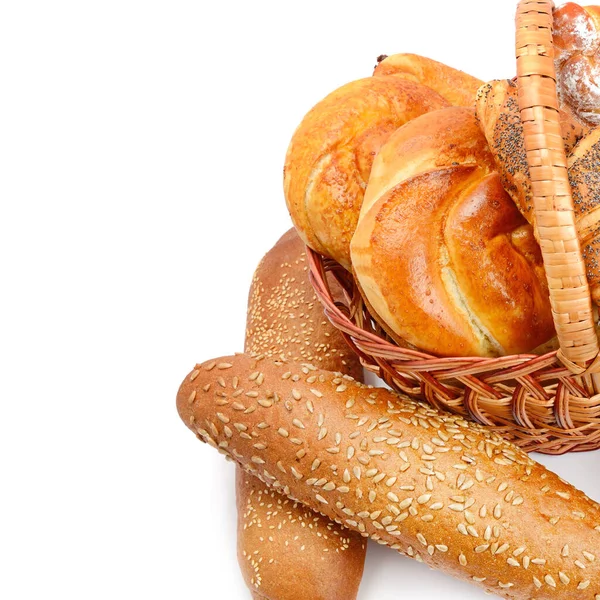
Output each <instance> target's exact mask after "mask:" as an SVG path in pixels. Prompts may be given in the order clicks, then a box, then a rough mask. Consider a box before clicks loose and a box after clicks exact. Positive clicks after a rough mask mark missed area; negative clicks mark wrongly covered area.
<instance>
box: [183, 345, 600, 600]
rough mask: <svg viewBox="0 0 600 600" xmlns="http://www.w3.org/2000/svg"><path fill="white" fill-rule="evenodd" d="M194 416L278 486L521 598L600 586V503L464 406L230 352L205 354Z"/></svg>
mask: <svg viewBox="0 0 600 600" xmlns="http://www.w3.org/2000/svg"><path fill="white" fill-rule="evenodd" d="M177 407H178V410H179V413H180V416H181V418H182V419H183V421H184V422H185V424H186V425H187V426H188V427H189V428H190V429H191V430H192V431H193V432H195V433H196V434H197V436H198V437H199V439H201V440H203V441H205V442H207V443H208V444H210V445H212V446H214V447H216V448H218V450H219V451H220V452H221V453H222V454H225V455H226V456H228V457H230V458H232V459H233V460H235V461H237V462H238V463H239V464H240V465H242V466H243V467H244V468H245V469H246V470H247V471H248V472H250V473H252V474H254V475H256V476H258V477H260V478H261V479H262V480H263V481H265V482H266V483H267V484H268V485H269V486H270V487H271V488H272V489H276V490H280V491H282V492H283V493H285V494H286V495H287V496H288V497H291V498H295V499H297V500H299V501H301V502H303V503H304V504H306V505H307V506H310V507H311V508H313V509H315V510H318V511H320V512H321V513H323V514H324V515H326V516H327V517H329V518H331V519H334V520H336V521H337V522H339V523H343V524H344V525H346V526H347V527H349V528H351V529H353V530H355V531H358V532H360V533H361V534H362V535H364V536H370V537H371V538H372V539H374V540H376V541H378V542H379V543H380V544H383V545H387V546H390V547H391V548H393V549H395V550H398V551H399V552H401V553H402V554H406V555H408V556H411V557H413V558H415V559H416V560H419V561H422V562H425V563H427V564H428V565H430V566H431V567H434V568H439V569H442V570H444V571H446V572H448V573H450V574H452V575H454V576H456V577H459V578H461V579H465V580H467V581H470V582H471V583H475V584H477V585H479V586H481V587H483V588H484V589H486V590H488V591H489V592H491V593H494V594H496V595H498V596H501V597H504V598H512V599H516V600H530V599H532V598H535V599H536V600H546V599H559V598H560V599H562V600H597V599H598V598H599V597H600V556H599V557H598V558H596V556H597V555H598V554H599V553H600V507H599V506H598V504H596V503H595V502H593V501H592V500H590V499H589V498H587V497H586V496H585V495H584V494H583V493H582V492H580V491H578V490H576V489H575V488H574V487H573V486H571V485H569V484H568V483H566V482H564V481H562V480H561V479H560V478H559V477H558V476H556V475H555V474H553V473H551V472H549V471H547V470H546V469H545V468H544V467H543V466H541V465H539V464H537V463H535V462H534V461H533V460H531V459H530V458H529V457H528V456H527V455H526V454H525V453H523V452H522V451H520V450H519V449H518V448H517V447H515V446H514V445H512V444H510V443H509V442H507V441H506V440H504V439H502V438H501V437H499V436H498V435H496V434H494V433H492V432H490V431H489V430H486V429H485V428H483V427H480V426H478V425H475V424H473V423H470V422H467V421H465V420H464V419H463V418H461V417H460V416H456V415H450V414H444V413H440V412H438V411H436V410H434V409H433V408H431V407H429V406H427V405H424V404H420V403H417V402H415V401H413V400H410V399H407V398H403V397H401V396H399V395H398V394H395V393H393V392H390V391H388V390H386V389H378V388H370V387H367V386H364V385H361V384H358V383H356V382H354V381H352V380H351V379H350V378H347V377H344V376H342V375H340V374H335V373H331V372H327V371H321V370H318V369H316V368H314V367H312V366H300V365H296V364H290V363H284V362H272V361H268V360H264V359H263V360H257V359H255V358H251V357H249V356H246V355H237V356H230V357H226V358H221V359H217V360H214V361H210V362H206V363H204V364H201V365H197V366H196V368H195V369H194V370H193V371H192V372H191V374H190V375H188V376H187V377H186V379H185V380H184V382H183V383H182V385H181V388H180V390H179V393H178V396H177Z"/></svg>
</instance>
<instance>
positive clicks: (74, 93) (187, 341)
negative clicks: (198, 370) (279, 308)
mask: <svg viewBox="0 0 600 600" xmlns="http://www.w3.org/2000/svg"><path fill="white" fill-rule="evenodd" d="M1 6H2V8H1V9H0V56H1V57H2V58H1V60H0V82H1V89H2V93H1V94H0V107H1V116H0V152H1V156H0V159H1V162H0V165H1V167H0V188H1V189H0V192H1V196H0V197H1V199H2V200H1V202H2V203H1V207H2V209H1V215H0V276H1V279H0V281H1V283H2V289H1V294H0V305H1V310H0V319H1V328H0V344H1V346H0V347H1V350H2V359H1V362H0V365H1V366H0V372H1V377H0V386H1V389H0V402H1V405H0V406H1V409H0V410H1V415H0V482H1V483H0V555H1V556H0V573H1V575H0V597H2V598H7V599H10V600H19V599H24V598H27V599H34V598H36V599H37V598H54V597H57V598H61V599H63V600H67V599H68V600H71V599H81V598H85V599H86V600H93V599H96V598H98V599H100V598H102V599H105V598H114V599H126V598H127V599H129V598H145V599H154V598H156V599H159V598H174V599H178V600H186V599H196V600H198V599H201V598H221V599H237V598H248V597H249V596H248V594H247V592H246V590H245V588H244V585H243V582H242V579H241V576H240V575H239V572H238V569H237V563H236V559H235V512H234V504H233V498H234V497H233V487H232V484H233V467H232V466H231V465H230V464H226V463H225V462H224V461H222V459H221V457H220V456H218V455H217V454H216V453H215V452H213V450H211V449H210V448H208V447H206V446H203V445H201V444H199V443H198V442H197V440H196V439H195V438H194V436H193V435H192V434H191V433H190V432H189V431H188V430H187V429H186V428H185V427H184V425H183V424H182V423H180V422H179V419H178V416H177V413H176V411H175V394H176V391H177V388H178V386H179V383H180V381H181V380H182V379H183V377H184V376H185V375H186V374H187V372H188V371H189V370H190V369H191V368H192V366H193V364H194V362H195V361H201V360H205V359H208V358H210V357H213V356H217V355H222V354H228V353H232V352H234V351H238V350H240V349H241V348H242V343H243V332H244V320H245V308H246V295H247V289H248V285H249V282H250V278H251V274H252V272H253V270H254V267H255V266H256V264H257V263H258V261H259V259H260V257H261V256H262V254H263V253H264V252H265V251H266V250H267V249H268V248H269V247H270V246H271V245H272V244H273V242H274V241H275V240H276V239H277V238H278V237H279V236H280V234H282V233H283V232H284V231H285V230H286V229H287V228H288V227H289V223H290V222H289V217H288V215H287V212H286V209H285V205H284V200H283V196H282V166H283V159H284V153H285V150H286V146H287V143H288V141H289V138H290V136H291V134H292V132H293V130H294V128H295V127H296V125H297V124H298V122H299V121H300V119H301V118H302V116H303V115H304V113H305V112H306V111H307V110H308V109H309V108H310V107H311V106H312V105H313V104H314V103H316V102H317V101H318V100H320V99H321V98H322V97H323V96H325V95H326V94H328V93H329V92H330V91H332V90H333V89H335V88H336V87H338V86H339V85H341V84H343V83H346V82H347V81H350V80H352V79H357V78H360V77H366V76H369V75H370V73H371V71H372V68H373V66H374V64H375V59H376V57H377V56H378V55H379V54H382V53H386V54H392V53H395V52H403V51H404V52H407V51H408V52H416V53H420V54H424V55H427V56H430V57H432V58H436V59H438V60H442V61H445V62H447V63H448V64H450V65H452V66H454V67H458V68H461V69H463V70H465V71H468V72H470V73H472V74H474V75H477V76H479V77H480V78H482V79H491V78H501V77H512V76H513V74H514V58H513V15H514V8H515V2H514V1H513V0H505V1H500V0H497V1H496V2H494V3H488V2H483V1H482V0H479V1H467V0H455V1H454V2H448V1H446V2H432V1H429V2H414V1H410V2H407V1H403V0H396V1H394V2H389V1H377V2H376V1H371V2H367V1H366V0H365V2H363V3H361V4H358V3H353V2H348V1H343V2H342V1H335V2H333V1H326V0H320V1H318V2H315V1H307V0H304V1H303V2H282V1H281V0H280V1H278V2H260V1H255V2H247V1H245V2H239V1H238V2H232V1H230V2H211V3H210V4H209V3H207V2H203V1H201V0H198V1H195V2H183V1H176V0H170V1H163V2H157V1H152V0H145V1H144V2H141V1H140V2H134V1H128V0H118V1H112V0H104V1H103V2H91V1H85V0H78V1H74V2H61V1H59V0H56V1H53V2H47V1H45V2H37V3H36V2H27V1H26V0H19V1H17V0H14V1H12V2H6V3H2V5H1ZM599 457H600V455H599V454H587V455H585V456H582V455H576V456H570V457H563V458H559V459H554V460H552V461H550V460H549V459H544V462H547V463H549V464H552V466H553V467H554V468H555V469H556V470H557V471H559V472H560V473H561V474H562V475H563V476H565V477H566V478H568V479H570V480H571V481H572V482H574V483H575V484H576V485H578V486H579V487H582V488H583V489H585V490H586V491H587V492H588V493H589V494H590V495H592V496H593V497H596V498H600V475H599V474H598V473H599V472H600V469H598V462H599ZM441 590H443V593H444V597H445V598H446V599H454V598H456V599H459V598H461V599H465V598H469V599H470V598H473V599H476V598H483V597H484V595H483V593H482V592H480V591H479V590H477V589H474V588H470V587H469V586H467V585H465V584H461V583H457V582H454V581H453V580H451V579H449V578H448V577H446V576H444V575H441V574H438V573H431V574H430V573H429V572H428V571H427V569H426V568H425V567H423V566H422V565H418V564H416V563H414V562H413V561H409V560H407V559H403V558H401V557H400V556H397V555H396V554H395V553H393V552H391V551H388V550H384V549H382V548H380V547H378V546H375V545H372V546H371V547H370V548H369V556H368V560H367V566H366V572H365V577H364V581H363V585H362V588H361V591H360V600H373V599H377V600H387V599H392V598H394V599H396V598H415V599H416V598H418V599H423V600H425V599H429V598H431V599H433V598H438V597H439V596H440V594H441V593H442V592H441Z"/></svg>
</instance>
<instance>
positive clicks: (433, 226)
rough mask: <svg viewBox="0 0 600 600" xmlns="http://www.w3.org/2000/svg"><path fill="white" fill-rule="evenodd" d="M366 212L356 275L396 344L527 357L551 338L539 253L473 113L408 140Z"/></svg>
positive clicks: (392, 150) (394, 153) (394, 144)
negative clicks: (397, 340) (524, 355)
mask: <svg viewBox="0 0 600 600" xmlns="http://www.w3.org/2000/svg"><path fill="white" fill-rule="evenodd" d="M371 185H373V186H374V189H372V188H371ZM365 210H366V213H364V214H362V215H361V218H360V221H359V224H358V227H357V230H356V233H355V235H354V238H353V240H352V245H351V251H352V261H353V267H354V270H355V273H356V275H357V278H358V279H359V281H360V286H361V289H362V291H363V293H364V295H365V296H366V297H367V299H368V302H369V304H370V305H371V306H372V307H373V308H374V309H375V312H376V313H377V315H379V317H380V318H382V319H383V320H384V321H385V323H386V324H387V326H388V327H389V328H391V329H392V330H393V331H394V332H395V334H396V335H397V336H398V337H400V338H402V339H404V340H406V341H407V342H408V343H410V344H412V345H414V346H417V347H418V348H420V349H422V350H425V351H427V352H431V353H433V354H436V355H440V356H471V355H475V356H497V355H503V354H513V353H514V354H518V353H520V352H525V351H529V350H531V349H532V348H535V347H536V346H538V345H539V344H541V343H543V342H544V341H546V340H548V339H549V338H550V337H552V335H553V332H554V326H553V322H552V316H551V310H550V303H549V299H548V290H547V284H546V278H545V275H544V271H543V268H542V260H541V253H540V251H539V248H538V246H537V244H536V242H535V240H534V237H533V232H532V229H531V227H530V226H529V225H527V223H526V221H525V220H524V219H523V217H522V216H521V215H520V213H519V212H518V210H517V209H516V208H515V206H514V204H513V203H512V201H511V200H510V198H509V197H508V195H507V194H506V192H505V191H504V189H503V188H502V185H501V183H500V179H499V175H498V173H497V172H496V171H495V164H494V160H493V157H492V155H491V154H490V153H489V150H488V148H487V144H486V142H485V138H484V137H483V135H482V133H481V131H480V130H479V127H478V126H477V123H476V121H475V118H474V116H473V115H472V113H471V111H469V110H468V109H464V108H459V107H453V108H446V109H442V110H439V111H436V112H432V113H429V114H427V115H424V116H422V117H419V118H418V119H415V120H414V121H412V122H411V123H408V124H407V125H405V126H404V127H403V128H401V129H399V130H398V131H397V132H396V133H395V134H394V135H393V136H392V137H391V138H390V140H389V141H388V143H387V144H386V146H385V147H384V148H383V149H382V150H381V152H380V154H379V156H378V157H377V159H376V161H375V163H374V166H373V178H372V179H371V181H370V182H369V187H368V189H367V194H366V199H365Z"/></svg>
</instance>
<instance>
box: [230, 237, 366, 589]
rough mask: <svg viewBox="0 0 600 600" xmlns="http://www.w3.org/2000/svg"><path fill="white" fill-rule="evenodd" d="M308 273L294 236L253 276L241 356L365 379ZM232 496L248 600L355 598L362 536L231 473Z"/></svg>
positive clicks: (253, 479) (246, 476) (362, 552)
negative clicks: (250, 599)
mask: <svg viewBox="0 0 600 600" xmlns="http://www.w3.org/2000/svg"><path fill="white" fill-rule="evenodd" d="M307 270H308V268H307V264H306V254H305V247H304V244H303V243H302V241H301V240H300V238H299V237H298V235H297V233H296V231H295V230H294V229H291V230H290V231H288V232H287V233H286V234H284V235H283V236H282V237H281V239H280V240H279V241H278V242H277V243H276V244H275V246H274V247H273V248H272V249H271V250H270V251H269V252H268V253H267V254H266V255H265V257H264V258H263V259H262V261H261V262H260V265H259V266H258V268H257V269H256V272H255V273H254V277H253V280H252V286H251V288H250V293H249V297H248V318H247V325H246V342H245V348H246V352H248V353H250V354H254V355H260V356H264V357H266V358H269V359H274V360H279V361H285V362H290V363H292V364H304V363H311V364H314V365H318V366H319V367H321V368H323V369H327V370H335V371H344V372H347V373H349V374H351V375H352V376H354V377H356V378H362V367H361V365H360V362H359V360H358V357H357V356H356V355H355V354H353V353H352V352H351V351H350V349H349V348H348V346H347V344H346V343H345V341H344V339H343V337H342V335H341V334H340V332H339V331H337V330H336V329H335V328H334V327H333V326H332V325H331V323H329V321H328V320H327V318H326V317H325V315H324V314H323V309H322V307H321V305H320V303H319V301H318V299H317V298H316V296H315V294H314V291H313V289H312V286H311V285H310V282H309V281H308V277H307ZM236 496H237V507H238V562H239V564H240V568H241V571H242V575H243V576H244V581H245V582H246V585H247V586H248V588H249V590H250V591H251V593H252V594H253V597H255V598H260V599H261V600H304V599H305V598H315V599H319V600H354V599H355V598H356V595H357V593H358V588H359V585H360V581H361V578H362V572H363V568H364V561H365V552H366V543H365V540H364V539H363V538H362V537H361V536H360V535H358V534H356V533H354V532H350V531H348V530H347V529H346V528H344V527H341V526H340V525H338V524H336V523H333V522H332V521H330V520H329V519H327V518H325V517H323V516H322V515H319V514H316V513H314V512H313V511H312V510H310V509H309V508H306V507H305V506H304V505H302V504H299V503H297V502H293V501H292V500H290V499H289V498H287V497H286V496H284V495H282V494H280V493H279V492H276V491H274V490H272V489H269V488H268V487H267V486H266V485H265V484H264V483H263V482H261V481H260V480H259V479H257V478H256V477H253V476H252V475H249V474H247V473H244V472H243V471H242V470H241V469H238V470H237V474H236ZM331 573H336V574H337V575H338V576H337V577H332V576H331Z"/></svg>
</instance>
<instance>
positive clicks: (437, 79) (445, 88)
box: [373, 54, 483, 108]
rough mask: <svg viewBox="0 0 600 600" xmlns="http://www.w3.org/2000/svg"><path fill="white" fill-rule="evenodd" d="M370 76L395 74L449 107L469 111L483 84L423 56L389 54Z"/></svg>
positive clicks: (474, 78) (470, 76) (461, 72)
mask: <svg viewBox="0 0 600 600" xmlns="http://www.w3.org/2000/svg"><path fill="white" fill-rule="evenodd" d="M373 75H376V76H379V75H397V76H399V77H403V78H404V79H409V80H411V81H417V82H419V83H422V84H424V85H426V86H427V87H430V88H431V89H432V90H435V91H436V92H437V93H438V94H439V95H440V96H442V97H443V98H445V99H446V100H448V102H449V103H450V104H451V105H452V106H464V107H466V108H472V107H473V103H474V102H475V95H476V94H477V90H478V89H479V88H480V86H481V85H482V84H483V81H481V80H480V79H477V78H476V77H473V76H472V75H468V74H467V73H464V72H463V71H459V70H458V69H454V68H452V67H449V66H448V65H445V64H444V63H441V62H438V61H437V60H433V59H431V58H426V57H425V56H419V55H418V54H392V55H391V56H386V57H385V58H383V60H381V61H380V62H379V64H378V65H377V66H376V67H375V72H374V73H373Z"/></svg>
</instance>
